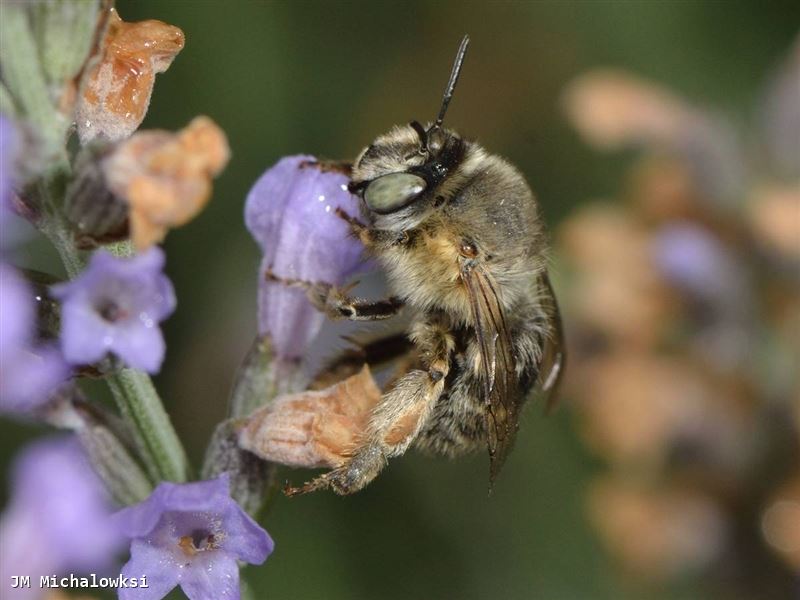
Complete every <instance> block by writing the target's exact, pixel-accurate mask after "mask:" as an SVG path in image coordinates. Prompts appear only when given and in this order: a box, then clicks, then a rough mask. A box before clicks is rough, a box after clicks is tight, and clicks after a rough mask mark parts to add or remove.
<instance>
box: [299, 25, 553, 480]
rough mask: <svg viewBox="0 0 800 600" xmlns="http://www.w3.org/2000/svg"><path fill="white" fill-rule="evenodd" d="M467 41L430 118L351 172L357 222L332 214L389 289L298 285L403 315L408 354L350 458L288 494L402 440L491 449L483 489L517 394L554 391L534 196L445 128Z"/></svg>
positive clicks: (437, 448)
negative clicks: (367, 294) (377, 292)
mask: <svg viewBox="0 0 800 600" xmlns="http://www.w3.org/2000/svg"><path fill="white" fill-rule="evenodd" d="M468 44H469V37H468V36H465V37H464V39H463V40H462V42H461V45H460V47H459V49H458V53H457V55H456V59H455V63H454V65H453V69H452V71H451V74H450V79H449V81H448V84H447V87H446V88H445V92H444V96H443V98H442V103H441V108H440V110H439V114H438V116H437V118H436V120H435V121H433V122H432V123H429V124H427V125H424V126H423V125H422V124H420V123H418V122H417V121H413V122H411V123H410V124H409V125H406V126H396V127H394V128H393V129H392V130H391V131H389V132H388V133H386V134H384V135H381V136H379V137H378V138H377V139H376V140H375V141H374V142H373V143H372V144H370V145H369V146H368V147H367V148H365V149H364V150H363V151H362V152H361V154H360V155H359V156H358V158H357V159H356V160H355V162H354V163H353V165H352V172H351V184H350V191H351V192H353V193H354V194H357V195H358V197H359V198H360V200H361V201H360V207H361V215H360V219H359V218H355V217H352V216H350V215H347V214H345V213H341V212H340V213H339V214H340V216H341V217H342V218H344V219H346V220H347V221H348V222H349V223H350V226H351V228H352V231H353V234H354V235H356V236H357V237H358V238H359V239H360V240H361V242H362V243H363V244H364V246H365V247H366V249H367V251H368V253H369V254H370V255H371V256H373V257H374V258H375V259H377V261H378V263H379V264H380V265H381V266H382V268H383V269H384V271H385V273H386V276H387V280H388V285H389V288H390V291H391V292H392V294H393V295H392V296H391V297H390V298H388V299H385V300H377V301H373V300H365V299H360V298H354V297H350V296H348V295H347V293H346V289H339V288H336V287H334V286H332V285H329V284H324V283H316V284H307V285H306V288H307V292H308V296H309V298H310V299H311V301H312V303H313V304H314V305H315V306H316V307H317V308H319V309H320V310H322V311H323V312H324V313H325V314H326V315H328V316H329V317H331V318H333V319H342V318H345V319H351V320H356V321H372V320H379V319H386V318H389V317H392V316H394V315H396V314H397V313H398V312H399V311H400V310H401V309H404V310H405V311H408V312H410V313H411V320H410V325H409V328H408V331H407V334H406V335H407V339H408V340H410V342H411V343H412V344H413V350H414V354H413V355H414V357H415V358H414V360H413V361H407V362H408V364H410V366H409V367H408V369H407V370H406V372H405V373H404V374H402V375H401V376H399V377H397V378H396V379H395V380H394V382H393V383H392V384H391V385H390V386H389V389H388V390H387V391H385V392H384V393H383V395H382V396H381V399H380V401H379V402H378V403H377V405H376V406H375V407H374V408H373V409H372V412H371V414H370V417H369V420H368V426H367V429H366V432H365V433H364V435H363V436H362V437H361V440H360V442H359V444H358V445H357V447H355V448H353V450H352V452H351V453H350V456H349V459H348V460H347V461H346V462H345V463H344V464H343V465H341V466H340V467H338V468H336V469H334V470H332V471H329V472H327V473H324V474H323V475H321V476H319V477H317V478H316V479H314V480H313V481H311V482H309V483H307V484H305V485H304V486H302V487H297V488H290V487H287V489H286V490H284V491H285V493H286V494H287V495H294V494H299V493H305V492H309V491H314V490H320V489H331V490H333V491H334V492H336V493H337V494H351V493H354V492H357V491H359V490H361V489H363V488H364V487H365V486H366V485H367V484H369V483H370V482H371V481H372V480H373V479H374V478H375V477H376V476H377V475H378V474H379V473H380V471H381V470H382V469H383V468H384V466H385V465H386V463H387V460H388V459H389V458H392V457H396V456H399V455H401V454H403V453H405V452H406V450H407V449H408V448H409V447H411V446H412V445H413V446H415V447H417V448H419V449H422V450H424V451H430V452H434V453H438V454H443V455H447V456H457V455H461V454H464V453H467V452H471V451H474V450H477V449H480V448H484V447H485V448H488V452H489V463H490V468H489V480H490V489H491V486H492V485H493V483H494V481H495V479H496V478H497V475H498V474H499V472H500V470H501V468H502V466H503V463H504V462H505V460H506V458H507V456H508V454H509V452H510V451H511V449H512V448H513V445H514V439H515V437H516V435H517V429H518V426H519V419H520V413H521V410H522V407H523V405H524V404H525V402H526V400H527V399H528V398H529V397H530V396H531V395H533V394H535V393H536V391H537V390H538V391H540V392H544V393H545V394H548V395H549V399H548V404H550V403H551V402H552V398H554V397H555V396H554V392H555V388H556V387H557V382H558V380H559V377H560V374H561V372H562V370H563V365H564V358H565V353H564V346H563V339H562V338H563V336H562V328H561V318H560V314H559V309H558V304H557V302H556V298H555V295H554V293H553V289H552V287H551V285H550V281H549V279H548V272H547V236H546V233H545V228H544V225H543V223H542V218H541V215H540V214H539V208H538V204H537V201H536V199H535V197H534V195H533V193H532V192H531V189H530V188H529V187H528V184H527V183H526V182H525V179H524V177H523V176H522V174H521V173H520V172H519V171H518V170H517V169H516V168H515V167H514V166H512V165H511V164H509V163H508V162H507V161H506V160H504V159H503V158H500V157H499V156H496V155H493V154H490V153H489V152H487V151H486V150H485V149H484V148H482V147H481V146H480V145H478V144H477V143H475V142H473V141H470V140H468V139H466V138H463V137H461V136H460V135H459V134H458V133H456V132H455V131H453V130H451V129H446V128H444V127H443V121H444V117H445V113H446V112H447V107H448V105H449V104H450V100H451V99H452V97H453V92H454V90H455V87H456V83H457V81H458V77H459V74H460V72H461V67H462V64H463V61H464V57H465V54H466V51H467V46H468ZM292 283H297V282H292Z"/></svg>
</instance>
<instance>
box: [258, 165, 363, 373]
mask: <svg viewBox="0 0 800 600" xmlns="http://www.w3.org/2000/svg"><path fill="white" fill-rule="evenodd" d="M348 181H349V180H348V178H347V176H346V175H344V174H343V173H341V172H336V171H334V170H331V169H326V168H323V167H321V166H320V165H319V164H318V163H317V162H316V161H315V159H314V157H312V156H303V155H300V156H289V157H286V158H283V159H281V160H280V161H279V162H278V163H277V164H276V165H275V166H273V167H272V168H270V169H269V170H267V172H266V173H264V174H263V175H262V176H261V178H260V179H259V180H258V181H257V182H256V184H255V185H254V186H253V188H252V189H251V190H250V193H249V194H248V196H247V204H246V206H245V223H246V224H247V228H248V229H249V230H250V233H251V234H252V236H253V237H254V238H255V240H256V241H257V242H258V244H259V245H260V246H261V250H262V251H263V253H264V258H263V261H262V263H261V270H260V273H261V274H262V276H261V277H260V281H259V291H258V310H259V313H258V320H259V330H260V332H261V333H262V334H266V333H269V334H270V336H271V338H272V342H273V346H274V348H275V350H276V352H277V353H278V355H279V356H281V357H283V358H287V359H293V358H300V357H301V356H302V355H303V353H304V352H305V349H306V347H307V345H308V344H309V342H311V340H312V339H313V338H314V336H316V334H317V333H318V332H319V329H320V327H321V326H322V323H323V316H322V315H320V314H319V313H318V312H317V311H316V310H314V308H313V307H312V306H311V304H310V303H309V302H308V300H307V299H306V297H305V294H304V292H303V291H302V290H300V289H291V288H287V287H286V286H284V285H282V284H280V283H276V282H269V281H266V280H265V279H264V277H263V274H264V272H265V270H266V269H268V268H272V270H273V272H274V273H275V274H276V275H278V276H279V277H285V278H292V279H302V280H305V281H312V282H326V283H331V284H334V285H341V284H342V283H344V282H345V281H346V280H347V278H348V277H349V276H351V275H352V274H353V273H355V272H356V271H357V270H358V268H359V266H360V264H361V255H362V252H363V246H362V245H361V243H360V242H359V241H358V240H356V239H354V238H353V237H352V236H350V235H349V228H348V225H347V223H345V222H344V221H343V220H342V219H340V218H339V217H337V216H336V214H335V209H336V208H341V209H343V210H345V211H346V212H347V213H349V214H351V215H353V216H355V215H357V214H358V200H357V198H356V197H355V196H353V195H352V194H351V193H350V192H349V191H348V190H347V184H348Z"/></svg>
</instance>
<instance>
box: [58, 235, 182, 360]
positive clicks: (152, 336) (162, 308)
mask: <svg viewBox="0 0 800 600" xmlns="http://www.w3.org/2000/svg"><path fill="white" fill-rule="evenodd" d="M163 267H164V253H163V252H162V251H161V249H160V248H151V249H150V250H148V251H147V252H145V253H143V254H139V255H137V256H135V257H133V258H129V259H122V258H115V257H114V256H112V255H111V254H109V253H108V252H105V251H102V250H101V251H99V252H96V253H95V254H94V256H92V260H91V262H90V263H89V266H88V267H87V269H86V270H85V271H84V272H83V273H82V274H81V275H80V277H78V278H77V279H75V280H74V281H70V282H68V283H64V284H60V285H57V286H54V287H53V290H52V291H53V295H54V296H55V297H56V298H59V299H60V300H61V301H62V310H61V349H62V352H63V353H64V358H65V359H66V360H67V362H69V363H71V364H75V365H81V364H90V363H93V362H97V361H98V360H100V359H101V358H103V357H104V356H105V355H106V353H108V352H111V353H113V354H115V355H116V356H118V357H119V358H120V359H122V360H123V361H124V362H125V363H126V364H127V365H128V366H130V367H133V368H134V369H142V370H144V371H147V372H149V373H156V372H158V370H159V369H160V368H161V363H162V362H163V360H164V352H165V344H164V337H163V336H162V334H161V330H160V329H159V327H158V323H160V322H161V321H163V320H164V319H166V318H167V317H168V316H169V315H170V314H171V313H172V311H173V310H175V292H174V291H173V288H172V284H171V283H170V281H169V279H167V277H166V276H165V275H164V274H163V273H162V269H163Z"/></svg>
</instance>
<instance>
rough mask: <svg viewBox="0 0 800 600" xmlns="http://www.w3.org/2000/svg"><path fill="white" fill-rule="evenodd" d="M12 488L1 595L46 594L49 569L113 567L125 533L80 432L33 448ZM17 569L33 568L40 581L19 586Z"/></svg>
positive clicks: (3, 526)
mask: <svg viewBox="0 0 800 600" xmlns="http://www.w3.org/2000/svg"><path fill="white" fill-rule="evenodd" d="M10 489H11V490H12V491H13V496H12V498H11V501H10V502H9V504H8V507H7V508H6V510H5V512H4V513H3V515H2V518H0V572H2V573H3V578H2V587H0V596H2V597H3V598H7V599H8V600H18V599H19V600H21V599H28V598H31V599H32V598H38V597H39V596H40V594H41V590H38V589H36V584H37V583H38V581H39V576H41V575H54V574H64V573H68V572H77V573H92V572H94V573H97V572H105V571H107V570H108V569H110V568H111V567H113V557H114V555H115V554H116V553H117V552H118V551H119V550H121V549H122V544H123V542H124V538H123V537H122V535H121V534H120V533H119V532H118V530H117V529H116V525H115V524H114V522H113V518H112V513H111V503H110V500H109V498H108V494H107V493H106V491H105V489H104V488H103V485H102V483H101V482H100V480H99V478H98V477H97V475H95V473H94V471H93V470H92V468H91V466H90V465H89V461H88V458H87V456H86V454H85V453H84V452H83V450H82V449H81V447H80V445H79V444H78V442H77V441H76V440H75V439H74V438H73V437H66V438H65V437H57V438H50V439H45V440H40V441H37V442H35V443H34V444H32V445H30V446H28V447H27V448H25V449H24V450H23V451H22V452H21V454H20V455H19V456H18V458H17V459H16V462H15V464H14V468H13V473H12V478H11V488H10ZM11 575H29V576H30V577H31V581H32V582H34V587H33V588H31V589H24V588H16V589H12V588H11V587H10V583H11V580H10V576H11ZM6 594H8V595H6Z"/></svg>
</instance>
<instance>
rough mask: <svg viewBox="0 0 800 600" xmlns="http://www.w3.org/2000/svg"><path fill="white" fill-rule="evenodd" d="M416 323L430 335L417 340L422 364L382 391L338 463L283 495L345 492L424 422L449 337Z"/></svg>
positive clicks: (444, 366)
mask: <svg viewBox="0 0 800 600" xmlns="http://www.w3.org/2000/svg"><path fill="white" fill-rule="evenodd" d="M425 327H426V326H423V327H422V328H418V329H423V330H424V331H425V333H427V334H428V335H429V336H430V337H428V339H425V340H419V339H418V340H417V343H418V344H420V342H423V343H422V344H421V345H422V346H423V347H424V348H425V352H424V354H425V356H424V359H425V363H426V364H427V366H428V368H427V370H413V371H410V372H408V373H406V374H405V375H404V376H403V377H401V378H400V379H399V380H398V381H397V383H396V384H395V385H394V387H392V389H391V390H389V391H388V392H387V393H385V394H384V395H383V397H382V398H381V400H380V401H379V402H378V404H377V406H376V407H375V408H374V409H373V411H372V415H371V416H370V421H369V425H368V427H367V431H366V433H365V436H364V441H363V443H362V444H360V445H359V446H358V447H357V448H356V449H355V450H354V451H353V453H352V456H351V458H350V459H349V460H348V461H347V462H346V463H345V464H343V465H342V466H341V467H339V468H337V469H334V470H333V471H330V472H328V473H325V474H324V475H321V476H319V477H317V478H316V479H314V480H313V481H311V482H309V483H307V484H305V485H304V486H301V487H298V488H291V487H287V488H286V489H285V490H284V493H285V494H286V495H288V496H294V495H296V494H304V493H307V492H312V491H316V490H320V489H326V488H327V489H331V490H333V491H334V492H336V493H337V494H340V495H347V494H352V493H354V492H357V491H359V490H361V489H363V488H364V487H365V486H366V485H367V484H368V483H370V482H371V481H372V480H373V479H375V477H377V475H378V473H380V472H381V470H382V469H383V467H384V466H386V462H387V460H388V459H389V458H391V457H393V456H399V455H401V454H403V453H404V452H405V451H406V450H407V449H408V447H409V446H410V445H411V442H413V441H414V438H416V437H417V434H418V433H419V432H420V430H421V429H422V427H423V425H424V424H425V423H426V422H427V420H428V418H429V416H430V414H431V411H432V410H433V407H434V405H435V404H436V401H437V400H438V399H439V397H440V396H441V395H442V391H443V390H444V384H445V379H446V377H447V373H448V372H449V368H450V365H449V355H450V352H451V351H452V347H453V341H452V338H451V337H450V335H449V334H448V333H447V332H446V331H445V330H444V329H439V328H431V327H430V326H427V329H425Z"/></svg>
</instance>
